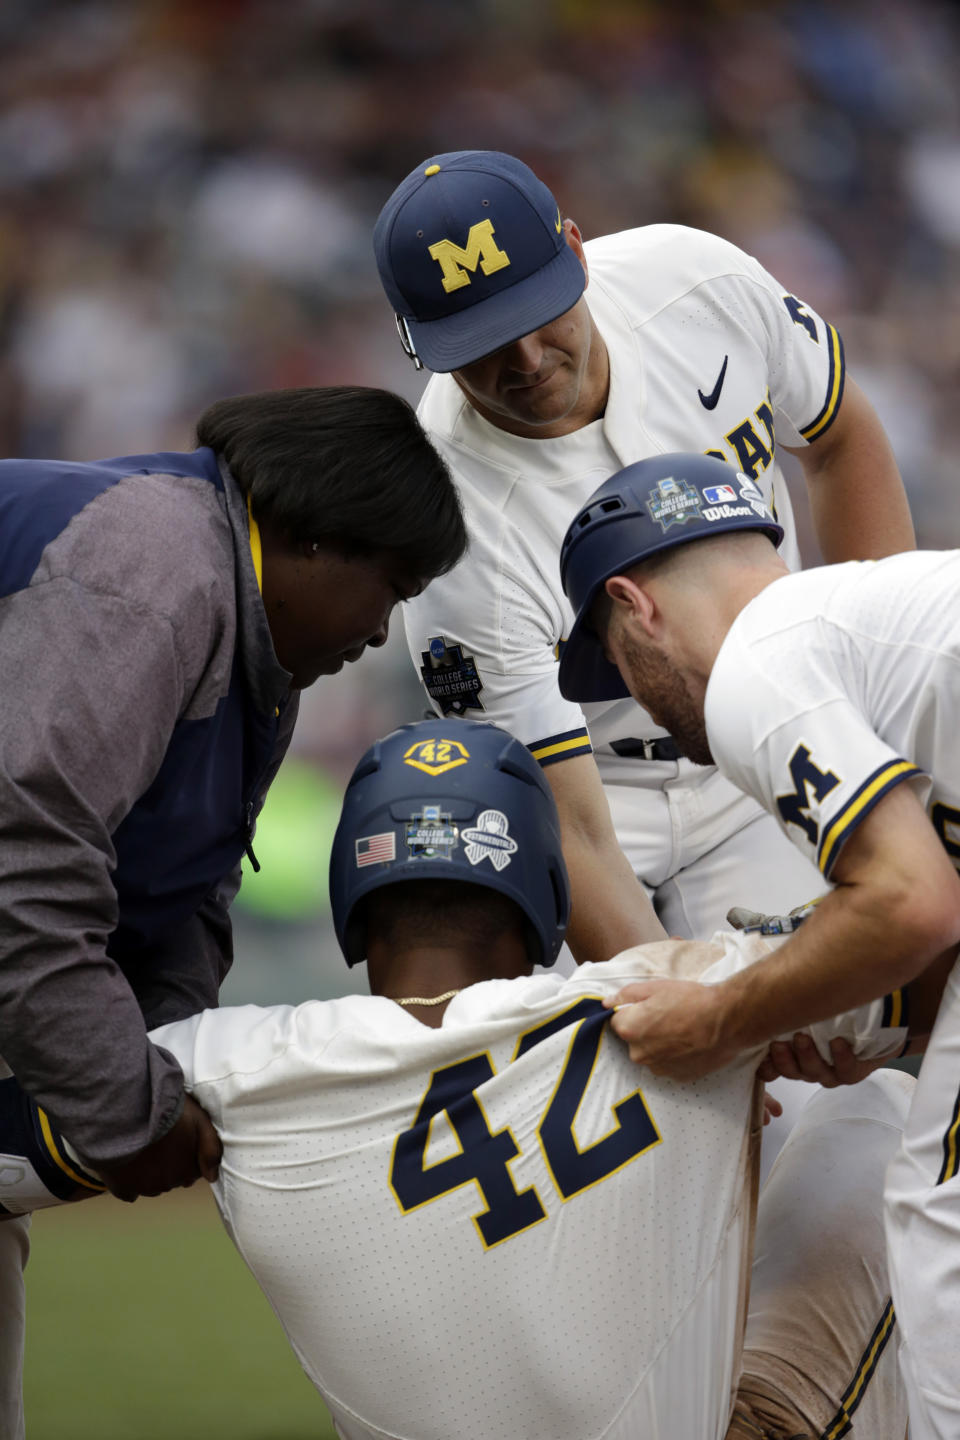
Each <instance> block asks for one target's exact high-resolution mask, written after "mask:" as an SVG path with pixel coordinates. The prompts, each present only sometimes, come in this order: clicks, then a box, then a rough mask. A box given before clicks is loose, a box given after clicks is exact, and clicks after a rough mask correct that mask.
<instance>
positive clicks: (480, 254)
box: [430, 220, 510, 294]
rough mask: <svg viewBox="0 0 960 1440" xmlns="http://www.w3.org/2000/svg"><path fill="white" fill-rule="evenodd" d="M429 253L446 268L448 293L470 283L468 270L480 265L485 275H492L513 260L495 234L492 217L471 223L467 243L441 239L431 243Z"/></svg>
mask: <svg viewBox="0 0 960 1440" xmlns="http://www.w3.org/2000/svg"><path fill="white" fill-rule="evenodd" d="M430 256H431V258H432V259H434V260H436V261H437V263H438V264H439V266H440V269H441V270H442V271H443V288H444V290H446V292H447V294H449V293H450V291H451V290H461V289H462V288H463V286H464V285H469V284H470V276H469V275H468V274H467V271H468V270H476V268H477V266H478V265H479V266H480V269H481V270H482V271H483V273H484V275H493V274H494V273H495V272H496V271H497V270H503V269H505V268H506V266H508V265H509V264H510V256H509V255H508V254H507V252H506V251H505V250H501V249H500V248H499V246H498V245H497V242H496V240H494V238H493V221H492V220H478V221H477V223H476V225H471V226H470V230H469V233H468V235H467V243H466V245H464V246H460V245H455V244H454V243H453V241H452V240H438V241H437V242H436V244H435V245H431V246H430Z"/></svg>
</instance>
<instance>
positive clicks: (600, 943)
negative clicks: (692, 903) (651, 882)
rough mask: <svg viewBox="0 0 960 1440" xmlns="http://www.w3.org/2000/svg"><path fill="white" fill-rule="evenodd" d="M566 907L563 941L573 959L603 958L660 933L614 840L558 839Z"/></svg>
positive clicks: (659, 936) (580, 961)
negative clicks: (593, 842)
mask: <svg viewBox="0 0 960 1440" xmlns="http://www.w3.org/2000/svg"><path fill="white" fill-rule="evenodd" d="M563 853H564V859H565V860H566V862H567V870H568V872H569V874H570V887H571V895H572V910H571V915H570V925H569V928H568V930H567V944H568V945H569V946H570V949H571V951H572V952H573V955H574V958H575V959H576V961H577V963H578V964H580V965H582V964H584V963H585V962H586V961H601V960H609V959H610V957H611V956H612V955H617V954H619V952H620V951H621V950H628V949H629V948H630V947H631V946H632V945H643V944H645V943H647V942H648V941H651V940H663V939H665V937H666V932H665V931H664V928H663V926H662V925H661V924H660V921H659V920H658V919H657V917H656V914H655V913H654V909H653V906H652V905H651V903H650V901H649V899H648V898H647V895H646V892H645V891H644V889H643V886H642V885H641V884H640V881H639V880H638V879H637V877H636V876H635V875H634V873H633V871H632V869H631V868H630V863H629V861H628V860H627V857H626V856H625V855H624V853H623V851H622V850H621V849H620V847H619V846H618V845H616V844H612V845H606V846H602V847H601V846H591V845H590V844H589V842H586V841H583V840H581V839H580V838H579V837H575V838H573V839H571V838H570V837H565V839H564V852H563Z"/></svg>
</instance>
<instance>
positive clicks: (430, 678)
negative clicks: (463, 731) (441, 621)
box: [420, 635, 483, 715]
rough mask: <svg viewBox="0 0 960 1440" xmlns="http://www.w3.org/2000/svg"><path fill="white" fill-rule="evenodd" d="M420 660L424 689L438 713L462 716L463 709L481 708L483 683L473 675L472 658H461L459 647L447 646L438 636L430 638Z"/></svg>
mask: <svg viewBox="0 0 960 1440" xmlns="http://www.w3.org/2000/svg"><path fill="white" fill-rule="evenodd" d="M420 658H421V660H422V661H423V664H422V665H421V666H420V674H421V676H422V677H423V683H424V687H425V688H426V692H427V694H428V695H429V696H430V699H431V700H432V701H433V703H434V704H435V705H437V706H439V708H440V711H441V713H442V714H444V715H462V714H463V713H464V712H465V711H467V710H482V709H483V701H482V700H481V699H480V691H481V690H482V689H483V681H482V680H481V679H480V676H479V675H478V674H477V666H476V661H475V660H474V658H473V656H472V655H464V653H463V646H462V645H448V644H447V642H446V640H445V639H444V638H443V636H442V635H432V636H431V637H430V639H429V640H428V641H427V649H426V650H421V652H420Z"/></svg>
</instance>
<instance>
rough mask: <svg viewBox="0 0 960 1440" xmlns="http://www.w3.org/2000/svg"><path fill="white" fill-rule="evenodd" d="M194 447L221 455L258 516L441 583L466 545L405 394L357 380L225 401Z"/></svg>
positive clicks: (202, 422)
mask: <svg viewBox="0 0 960 1440" xmlns="http://www.w3.org/2000/svg"><path fill="white" fill-rule="evenodd" d="M197 444H198V445H209V447H210V448H211V449H212V450H215V451H216V452H217V454H219V455H222V456H223V458H224V460H225V461H226V462H227V465H228V466H229V467H230V473H231V474H232V475H233V477H234V479H235V480H236V482H237V484H238V485H239V486H240V489H241V490H242V491H243V493H244V495H245V496H249V499H250V508H251V510H252V511H253V515H254V518H255V519H256V520H257V521H267V522H268V523H270V524H272V525H273V526H274V527H275V528H276V529H278V530H279V531H281V533H283V534H284V535H285V536H286V537H287V538H288V539H289V540H291V541H293V542H297V541H300V540H309V541H319V542H321V543H322V544H325V545H332V546H335V547H337V548H340V549H343V550H345V551H347V552H348V553H352V554H357V553H359V554H372V553H374V552H377V551H382V550H389V551H391V552H392V553H393V554H395V555H396V556H397V557H398V559H399V560H400V561H401V563H402V564H403V565H404V568H405V569H406V570H407V571H408V573H409V574H411V575H416V576H418V577H421V578H423V579H432V578H433V577H434V576H436V575H443V574H444V573H445V572H446V571H447V570H450V569H452V568H453V566H454V565H456V563H457V561H458V560H459V559H460V558H461V557H462V555H463V553H464V551H465V550H466V546H467V534H466V529H465V527H464V522H463V513H462V511H461V508H460V501H459V499H458V497H457V493H456V490H455V489H454V486H453V481H452V480H451V478H450V473H449V471H448V470H447V467H446V464H445V463H444V461H443V459H442V458H441V456H440V455H439V454H438V453H437V451H436V450H435V449H434V448H433V446H432V445H431V444H430V441H429V440H428V439H427V436H426V433H425V431H424V430H423V427H422V426H421V424H420V422H419V420H418V419H417V417H416V415H415V414H414V412H413V410H412V409H411V407H410V406H409V405H408V404H407V402H406V400H403V399H401V397H400V396H399V395H393V394H391V392H390V391H389V390H374V389H368V388H366V387H364V386H360V385H331V386H324V387H322V388H316V389H302V390H268V391H265V392H263V393H262V394H259V395H234V396H232V397H230V398H229V399H226V400H218V401H216V403H215V404H213V405H211V406H210V407H209V408H208V409H207V410H205V411H204V412H203V414H202V415H201V416H200V419H199V420H198V421H197Z"/></svg>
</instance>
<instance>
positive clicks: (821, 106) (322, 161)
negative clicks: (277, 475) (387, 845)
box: [0, 0, 960, 1000]
mask: <svg viewBox="0 0 960 1440" xmlns="http://www.w3.org/2000/svg"><path fill="white" fill-rule="evenodd" d="M0 59H2V63H0V327H2V344H0V450H2V453H4V454H7V455H25V456H62V457H71V458H79V459H90V458H96V457H99V456H104V455H116V454H124V453H131V452H142V451H150V450H154V449H158V450H162V449H188V448H191V446H192V443H193V440H192V427H193V423H194V421H195V419H196V417H197V416H198V415H199V413H200V412H201V410H202V409H203V408H204V407H205V406H206V405H207V404H208V403H209V402H210V401H211V400H212V399H215V398H217V397H218V396H221V395H226V394H236V393H239V392H242V391H251V390H260V389H268V388H273V387H279V386H290V385H308V384H334V383H361V384H369V385H382V386H386V387H388V388H391V389H394V390H398V391H400V392H401V393H402V394H404V395H406V396H407V398H409V399H410V400H416V398H417V396H418V395H419V393H420V390H421V388H422V385H423V379H424V377H422V376H418V375H417V374H416V372H415V371H414V369H413V367H412V366H411V365H410V363H409V361H408V360H407V359H406V358H405V356H404V355H403V354H402V352H401V350H400V347H399V344H398V343H397V339H396V334H395V331H394V327H393V321H392V317H391V315H390V313H389V310H388V308H387V305H386V302H385V301H384V299H383V296H382V293H381V291H380V287H379V282H378V279H377V275H376V270H375V267H374V263H373V255H372V249H371V244H370V232H371V229H372V226H373V222H374V220H375V218H376V215H377V213H378V211H379V209H380V206H381V205H382V204H383V202H384V201H385V199H386V198H387V196H388V195H389V193H390V191H391V190H392V189H393V187H394V185H395V184H396V183H397V182H398V181H399V180H400V179H401V178H402V177H403V176H404V175H405V174H406V173H407V171H408V170H410V169H411V168H412V167H413V166H414V165H415V164H416V163H418V162H419V161H420V160H421V159H423V158H424V157H426V156H428V155H430V154H432V153H435V152H439V151H444V150H453V149H460V148H465V147H474V146H475V147H483V148H491V149H504V150H508V151H510V152H512V153H514V154H517V155H519V156H520V157H521V158H522V159H524V160H526V161H527V162H528V163H529V164H530V165H531V166H532V167H533V168H534V169H535V170H536V171H537V172H538V173H539V174H540V175H541V176H542V177H543V179H544V180H546V182H547V183H548V184H549V185H550V186H551V188H552V189H553V190H554V192H555V194H556V195H557V198H558V200H559V203H560V205H561V208H562V209H563V211H564V213H565V214H570V215H572V216H573V217H574V218H575V219H576V220H577V221H578V223H579V224H580V226H581V228H582V230H583V232H584V234H585V236H586V237H588V238H589V237H590V236H592V235H598V234H604V233H607V232H609V231H613V230H619V229H624V228H628V227H632V226H635V225H642V224H646V223H650V222H656V221H671V222H676V223H681V224H687V225H693V226H698V227H701V228H704V229H708V230H713V231H715V232H717V233H719V234H721V235H724V236H726V237H727V238H729V239H731V240H733V241H734V242H736V243H737V244H738V245H741V246H742V247H743V248H744V249H746V250H748V251H750V252H751V253H752V254H754V255H756V256H757V257H758V258H759V259H760V260H761V262H762V263H763V264H764V265H766V266H767V268H768V269H769V270H770V271H771V272H772V273H773V274H774V275H775V276H776V277H777V278H778V279H779V280H781V281H782V282H783V283H784V285H785V286H786V287H788V288H789V289H791V290H793V291H794V292H795V293H796V294H798V295H800V296H801V297H802V298H803V299H804V300H806V301H808V302H809V303H810V304H812V305H813V306H814V307H815V308H816V309H818V310H819V311H820V312H821V313H822V314H824V315H825V316H826V317H827V318H829V319H830V320H832V321H833V322H834V323H835V324H836V325H837V326H838V328H839V329H840V331H841V334H842V335H843V337H844V340H845V343H846V348H847V358H848V364H849V367H850V370H851V372H852V373H853V374H854V375H855V377H856V379H857V380H858V382H859V383H860V384H861V385H862V387H863V388H864V389H865V390H866V392H867V393H868V395H869V396H870V397H871V398H872V400H873V401H874V403H875V405H876V406H877V408H878V410H879V412H880V414H881V416H882V418H883V421H884V423H885V425H886V428H887V431H888V433H889V435H890V437H891V440H892V442H893V445H894V448H895V450H896V453H897V456H898V459H899V462H900V465H901V468H902V470H903V473H904V477H905V480H906V482H907V486H908V489H909V493H910V497H911V501H912V504H913V508H914V513H915V517H916V521H917V527H918V533H919V540H920V543H921V544H923V545H927V546H935V547H940V546H952V545H960V490H958V482H957V479H956V475H957V465H956V457H957V452H958V449H960V85H958V76H960V11H958V9H957V7H955V6H954V5H951V4H946V3H939V0H826V3H817V0H799V3H778V0H768V3H754V4H749V3H738V0H714V3H689V0H672V3H669V4H668V3H654V0H647V3H644V0H402V3H400V0H3V4H2V6H0ZM809 543H810V542H809V538H808V540H807V544H808V545H809ZM808 558H815V556H814V554H813V553H812V551H811V552H810V553H809V556H808ZM401 628H402V627H400V626H399V624H397V625H396V626H395V629H397V630H399V629H401ZM423 708H424V699H423V696H422V694H421V692H420V690H419V686H418V684H417V683H416V677H415V675H414V672H413V669H412V667H411V666H410V664H409V660H408V658H407V655H406V649H405V646H404V645H403V643H402V638H401V636H400V635H397V634H395V635H394V636H393V637H392V639H391V643H390V645H389V646H388V647H387V648H386V650H385V651H383V652H381V653H379V654H371V655H370V656H369V657H367V658H366V659H365V660H364V661H363V662H362V663H361V664H360V665H358V666H356V667H353V668H352V669H351V670H350V671H349V672H347V673H346V674H344V675H341V676H339V677H337V678H336V679H335V680H331V681H327V682H324V681H321V682H320V684H319V685H318V686H316V687H315V688H314V689H313V690H312V691H310V692H308V693H307V695H305V697H304V705H303V718H302V721H301V725H300V729H299V732H298V737H297V741H296V746H295V750H294V752H293V754H292V756H291V758H290V760H289V761H288V762H287V765H286V766H285V768H284V771H282V772H281V779H280V781H278V783H277V786H276V787H275V791H274V792H273V794H272V795H271V800H270V802H269V805H268V809H267V811H266V812H265V814H264V817H263V820H262V823H261V829H260V834H259V836H258V841H257V851H258V856H259V858H260V861H261V863H262V865H263V871H262V872H261V875H259V876H256V877H252V876H248V877H247V880H246V881H245V884H244V888H243V890H242V892H241V901H240V902H239V905H238V909H237V912H236V914H237V935H238V942H237V948H238V963H237V965H236V966H235V970H234V974H233V976H232V978H231V980H230V981H229V982H228V987H227V989H226V991H225V998H227V999H235V1000H236V999H242V1000H245V999H264V1000H266V999H289V1000H297V999H300V998H304V997H305V996H307V995H310V994H334V993H339V992H341V991H342V990H344V989H347V988H356V984H357V979H356V977H355V976H348V975H347V974H346V972H345V970H344V967H343V965H342V962H341V961H340V960H339V959H338V958H337V956H336V950H335V947H334V945H333V943H332V937H331V933H330V927H329V920H328V918H327V916H326V857H327V852H328V846H329V837H330V833H331V825H332V822H333V820H334V819H335V816H336V813H337V809H338V805H339V797H340V793H341V790H342V786H343V783H344V780H345V778H346V776H347V775H348V774H349V771H350V769H351V767H352V765H353V763H354V761H355V760H356V758H357V757H358V755H359V754H360V753H361V751H362V749H363V748H364V747H365V746H366V744H367V743H369V741H370V740H371V739H373V738H374V737H375V736H376V735H378V734H381V733H383V732H384V731H386V730H388V729H390V728H391V727H392V726H393V725H394V724H397V723H400V722H402V721H405V720H409V719H415V718H418V716H419V715H420V714H421V713H422V711H423Z"/></svg>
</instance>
